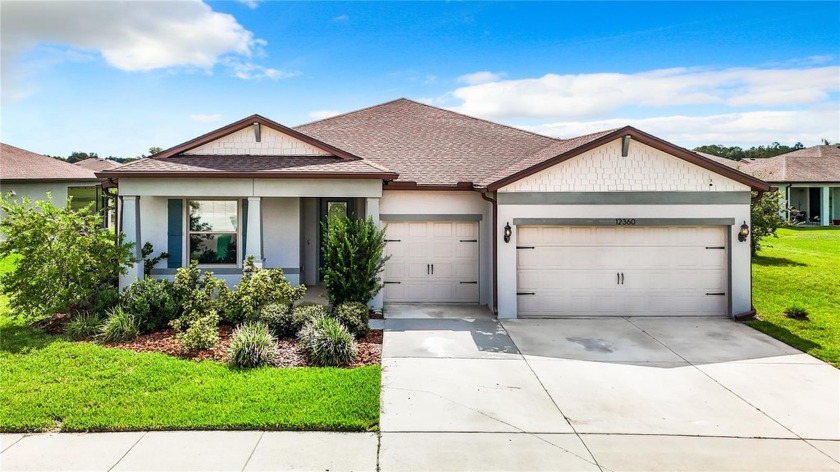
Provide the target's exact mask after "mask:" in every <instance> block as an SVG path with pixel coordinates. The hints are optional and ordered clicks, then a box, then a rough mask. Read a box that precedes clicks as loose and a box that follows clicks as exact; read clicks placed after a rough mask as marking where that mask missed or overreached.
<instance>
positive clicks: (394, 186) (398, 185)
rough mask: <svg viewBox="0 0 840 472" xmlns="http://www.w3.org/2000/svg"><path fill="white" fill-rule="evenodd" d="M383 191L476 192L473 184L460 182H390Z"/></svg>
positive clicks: (386, 183) (384, 184)
mask: <svg viewBox="0 0 840 472" xmlns="http://www.w3.org/2000/svg"><path fill="white" fill-rule="evenodd" d="M382 189H383V190H442V191H450V192H452V191H457V192H463V191H471V190H476V188H475V185H473V183H472V182H458V183H457V184H422V185H420V184H418V183H417V182H407V181H402V182H396V181H389V182H385V183H383V184H382Z"/></svg>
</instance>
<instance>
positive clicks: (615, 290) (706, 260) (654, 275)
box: [516, 220, 729, 317]
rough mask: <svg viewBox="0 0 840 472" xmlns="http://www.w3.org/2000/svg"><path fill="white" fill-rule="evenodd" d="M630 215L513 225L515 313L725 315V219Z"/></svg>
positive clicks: (554, 314) (543, 315)
mask: <svg viewBox="0 0 840 472" xmlns="http://www.w3.org/2000/svg"><path fill="white" fill-rule="evenodd" d="M631 223H632V224H631ZM637 223H640V221H639V222H637V221H636V220H632V222H631V221H628V222H627V225H614V226H519V227H518V228H517V247H516V249H517V299H518V300H517V303H518V312H519V313H518V314H519V316H532V317H554V316H679V315H711V316H724V315H727V306H728V303H727V301H728V295H729V294H728V292H729V290H728V260H729V258H728V250H727V242H726V240H727V233H726V231H725V228H727V227H726V226H637V225H636V224H637Z"/></svg>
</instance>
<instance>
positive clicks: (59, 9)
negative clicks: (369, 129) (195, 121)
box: [0, 0, 294, 95]
mask: <svg viewBox="0 0 840 472" xmlns="http://www.w3.org/2000/svg"><path fill="white" fill-rule="evenodd" d="M247 3H249V2H246V4H247ZM254 5H256V3H254ZM0 26H1V27H2V70H3V92H4V95H5V94H6V93H12V94H14V93H16V89H17V88H23V87H25V86H26V79H27V77H26V76H28V75H31V74H32V73H33V68H32V67H31V66H29V65H28V64H27V62H26V61H28V60H30V59H29V58H28V57H27V56H24V55H23V53H25V52H26V51H28V50H30V49H32V48H35V47H39V48H44V47H45V45H50V47H51V48H63V49H65V50H68V51H76V52H82V53H85V54H90V53H91V52H92V53H98V54H99V55H101V57H102V58H103V59H104V60H105V62H107V63H108V64H109V65H111V66H113V67H115V68H117V69H120V70H124V71H129V72H138V71H149V70H154V69H165V68H188V69H189V68H200V69H205V70H208V71H209V70H211V69H212V68H213V67H214V66H215V65H217V64H219V63H220V62H221V63H223V64H233V65H232V66H229V69H230V70H229V72H231V73H233V74H234V75H235V76H237V77H242V78H254V77H267V78H272V79H277V78H282V77H287V76H289V74H290V73H288V72H283V71H280V70H277V69H272V68H269V67H263V66H258V65H254V64H251V63H250V62H249V61H250V60H252V58H254V57H260V56H262V55H263V51H262V47H263V46H264V45H265V44H266V43H265V41H263V40H260V39H257V38H255V37H254V34H253V33H252V32H251V31H248V30H247V29H245V28H244V27H243V26H242V25H240V24H239V23H238V22H237V20H236V18H234V17H233V16H231V15H229V14H225V13H219V12H216V11H213V9H212V8H211V7H210V6H209V5H207V4H205V3H203V2H202V1H200V0H188V1H176V2H148V1H60V2H49V3H43V2H37V1H27V2H4V4H3V15H2V19H0ZM39 54H40V49H39ZM24 59H25V60H24ZM292 75H294V74H292Z"/></svg>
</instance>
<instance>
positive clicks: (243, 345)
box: [228, 322, 277, 368]
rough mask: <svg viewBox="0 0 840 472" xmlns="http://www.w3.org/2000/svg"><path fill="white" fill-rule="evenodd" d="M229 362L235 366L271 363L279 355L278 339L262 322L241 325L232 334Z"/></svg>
mask: <svg viewBox="0 0 840 472" xmlns="http://www.w3.org/2000/svg"><path fill="white" fill-rule="evenodd" d="M228 354H229V359H228V363H229V364H230V365H232V366H234V367H243V368H248V367H260V366H264V365H271V364H273V363H274V360H275V359H276V357H277V340H276V339H274V336H272V335H271V333H270V332H269V329H268V326H266V324H265V323H261V322H247V323H245V324H242V325H240V326H239V327H238V328H236V330H235V331H234V332H233V334H232V335H231V343H230V349H229V350H228Z"/></svg>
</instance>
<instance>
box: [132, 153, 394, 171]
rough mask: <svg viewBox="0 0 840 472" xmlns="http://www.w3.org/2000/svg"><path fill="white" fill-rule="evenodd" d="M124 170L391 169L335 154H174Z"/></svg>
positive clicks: (135, 164)
mask: <svg viewBox="0 0 840 472" xmlns="http://www.w3.org/2000/svg"><path fill="white" fill-rule="evenodd" d="M115 170H118V171H119V172H120V173H138V174H145V173H174V172H179V173H180V172H183V173H190V174H194V173H202V174H204V173H206V174H208V175H212V174H216V173H222V174H228V173H247V174H253V173H259V174H269V175H270V174H278V173H279V174H293V173H307V174H308V173H321V174H330V173H336V174H371V173H388V172H387V171H385V170H382V169H381V168H380V167H378V166H375V165H371V164H370V163H368V162H365V161H364V160H346V159H342V158H340V157H332V156H197V155H190V156H173V157H167V158H166V159H148V158H147V159H139V160H136V161H133V162H129V163H128V164H124V165H122V166H119V168H117V169H115Z"/></svg>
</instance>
